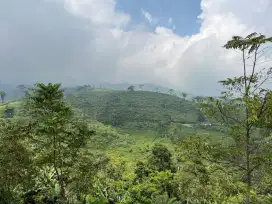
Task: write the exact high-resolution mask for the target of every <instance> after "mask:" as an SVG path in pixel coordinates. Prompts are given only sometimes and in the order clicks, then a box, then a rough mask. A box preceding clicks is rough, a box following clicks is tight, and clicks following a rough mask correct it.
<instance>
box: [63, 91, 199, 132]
mask: <svg viewBox="0 0 272 204" xmlns="http://www.w3.org/2000/svg"><path fill="white" fill-rule="evenodd" d="M66 100H67V101H68V102H69V103H70V104H72V105H73V106H74V107H76V108H77V109H79V110H81V111H82V112H84V113H85V114H86V115H88V116H89V117H90V118H93V119H96V120H98V121H100V122H103V123H105V124H110V125H113V126H117V127H136V128H152V127H157V126H156V124H160V123H164V122H167V121H172V122H176V123H183V124H193V123H197V120H198V117H199V114H200V112H199V110H198V108H197V105H196V104H195V103H194V102H192V101H187V100H184V99H182V98H180V97H177V96H174V95H169V94H164V93H156V92H148V91H116V90H108V89H92V88H86V89H83V90H79V91H76V92H74V93H71V94H69V95H67V96H66Z"/></svg>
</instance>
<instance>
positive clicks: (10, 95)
mask: <svg viewBox="0 0 272 204" xmlns="http://www.w3.org/2000/svg"><path fill="white" fill-rule="evenodd" d="M140 85H142V86H141V87H140ZM17 86H18V85H17V84H16V85H15V84H1V83H0V90H1V91H4V92H6V94H7V95H6V97H5V98H6V100H14V99H18V98H19V97H21V96H23V94H22V90H20V89H19V88H18V87H17ZM25 86H26V87H28V88H29V87H33V85H28V84H26V85H25ZM82 86H84V85H78V86H71V85H65V86H64V87H65V89H66V94H69V93H72V92H73V91H75V90H76V89H77V88H78V87H82ZM85 86H86V85H85ZM88 86H90V87H95V88H105V89H112V90H127V88H128V87H130V86H134V87H135V90H144V91H149V92H160V93H168V92H169V90H171V88H168V87H164V86H160V85H157V84H152V83H143V84H131V83H102V82H101V83H99V82H96V83H90V84H88ZM173 91H174V93H175V94H176V95H177V96H181V93H183V92H186V91H184V90H173ZM193 96H194V95H193V94H191V93H187V99H189V98H192V97H193Z"/></svg>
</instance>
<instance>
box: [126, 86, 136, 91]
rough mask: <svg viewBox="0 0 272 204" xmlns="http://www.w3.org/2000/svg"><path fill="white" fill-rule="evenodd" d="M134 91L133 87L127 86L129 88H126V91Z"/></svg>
mask: <svg viewBox="0 0 272 204" xmlns="http://www.w3.org/2000/svg"><path fill="white" fill-rule="evenodd" d="M134 89H135V87H134V86H133V85H131V86H129V87H128V88H127V90H129V91H134Z"/></svg>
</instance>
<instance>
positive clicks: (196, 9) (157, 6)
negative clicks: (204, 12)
mask: <svg viewBox="0 0 272 204" xmlns="http://www.w3.org/2000/svg"><path fill="white" fill-rule="evenodd" d="M116 8H117V9H118V10H120V11H123V12H126V13H129V14H130V15H131V18H132V22H133V23H135V24H139V23H143V22H144V21H145V17H144V15H143V14H142V12H141V9H144V10H145V11H146V12H149V13H150V14H151V15H152V17H154V18H156V19H158V20H159V21H158V24H156V25H155V24H153V25H152V27H154V28H155V27H156V26H157V25H160V26H165V27H169V28H173V25H174V26H175V27H176V29H175V33H177V34H179V35H192V34H196V33H198V32H199V28H200V23H198V22H197V16H198V15H199V14H200V13H201V10H200V0H137V1H135V0H117V5H116ZM169 18H172V25H169V22H168V20H169ZM145 22H146V23H148V22H147V21H145Z"/></svg>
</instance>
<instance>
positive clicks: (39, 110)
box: [0, 33, 272, 204]
mask: <svg viewBox="0 0 272 204" xmlns="http://www.w3.org/2000/svg"><path fill="white" fill-rule="evenodd" d="M271 42H272V38H266V37H265V36H264V35H259V34H256V33H252V34H250V35H248V36H246V37H237V36H234V37H233V38H232V39H231V40H230V41H228V42H227V44H226V45H225V46H224V47H225V48H226V49H234V50H239V51H241V53H242V59H243V65H244V67H245V66H246V61H247V60H252V59H253V64H252V65H251V66H250V67H249V68H251V69H249V70H250V72H246V71H244V75H242V76H238V77H234V78H227V79H226V80H222V81H220V84H221V85H222V87H223V91H222V93H221V94H222V95H221V96H220V97H217V98H213V97H206V98H205V100H201V99H203V98H201V97H200V98H198V99H197V100H196V101H191V100H190V101H189V100H186V96H187V95H186V94H184V95H183V98H182V97H177V96H175V95H174V93H173V90H172V91H169V93H168V94H165V93H157V92H148V91H143V90H135V89H134V87H133V86H129V87H128V88H127V90H124V91H116V90H115V91H114V90H109V89H103V88H94V87H89V86H82V87H80V88H77V89H69V93H67V92H66V94H65V90H64V89H63V87H62V85H61V84H59V83H57V84H55V83H48V84H44V83H37V84H35V85H33V86H32V88H26V87H24V86H21V95H22V96H21V98H20V100H16V101H8V100H6V98H5V97H6V95H7V94H8V93H6V92H4V91H1V92H0V96H1V99H2V102H1V106H0V183H1V185H0V203H1V204H2V203H3V204H17V203H18V204H113V203H114V204H121V203H124V204H170V203H172V204H173V203H174V204H178V203H179V204H183V203H184V204H197V203H201V204H218V203H222V204H232V203H233V204H242V203H246V204H252V203H254V204H255V203H256V204H262V203H272V185H271V184H272V135H271V134H272V126H271V123H272V121H271V114H272V92H271V90H270V89H268V88H267V87H266V86H263V85H264V84H265V83H266V82H268V81H269V80H270V79H272V69H271V68H267V69H265V68H264V69H261V70H258V69H257V67H256V64H258V62H259V61H258V59H259V58H258V56H259V55H261V56H262V53H261V52H260V48H261V47H262V46H264V45H266V44H270V43H271ZM252 56H253V58H252ZM206 120H208V121H212V122H213V123H208V124H207V123H204V122H205V121H206Z"/></svg>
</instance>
